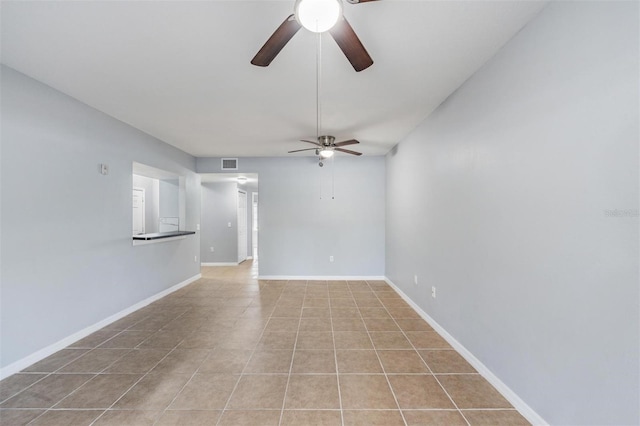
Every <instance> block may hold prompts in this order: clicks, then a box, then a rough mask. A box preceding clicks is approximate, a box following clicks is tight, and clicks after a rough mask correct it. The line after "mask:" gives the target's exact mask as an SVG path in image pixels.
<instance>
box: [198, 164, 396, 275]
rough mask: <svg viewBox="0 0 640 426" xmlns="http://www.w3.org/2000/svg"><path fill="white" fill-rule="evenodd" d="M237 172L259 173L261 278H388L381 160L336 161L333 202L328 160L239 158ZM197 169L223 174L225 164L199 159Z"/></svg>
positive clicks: (201, 171) (383, 170)
mask: <svg viewBox="0 0 640 426" xmlns="http://www.w3.org/2000/svg"><path fill="white" fill-rule="evenodd" d="M239 168H240V170H239V172H244V173H258V176H259V187H260V189H259V193H260V196H259V201H258V210H259V213H258V221H259V228H260V233H259V243H258V257H259V259H260V266H259V269H260V275H261V276H382V275H384V238H385V237H384V236H385V231H384V203H385V180H384V176H385V164H384V157H360V158H347V157H343V156H338V157H337V158H336V159H335V170H334V171H335V198H334V199H332V198H331V187H332V185H331V182H332V167H331V162H328V164H327V165H326V166H325V167H323V168H320V167H318V163H317V159H314V158H312V157H297V158H296V157H289V158H240V159H239ZM197 171H198V172H199V173H220V172H221V170H220V159H219V158H198V159H197ZM321 196H322V198H321ZM331 255H332V256H334V259H335V261H334V262H333V263H330V262H329V256H331Z"/></svg>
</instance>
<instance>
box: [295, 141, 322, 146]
mask: <svg viewBox="0 0 640 426" xmlns="http://www.w3.org/2000/svg"><path fill="white" fill-rule="evenodd" d="M300 142H309V143H312V144H314V145H318V146H322V144H320V143H318V142H314V141H307V140H304V139H300Z"/></svg>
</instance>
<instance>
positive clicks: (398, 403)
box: [352, 281, 408, 426]
mask: <svg viewBox="0 0 640 426" xmlns="http://www.w3.org/2000/svg"><path fill="white" fill-rule="evenodd" d="M365 283H366V284H367V287H368V288H369V289H370V290H371V292H372V293H373V294H374V295H375V296H376V300H378V302H380V299H378V295H377V294H375V291H373V288H371V286H370V285H369V282H368V281H365ZM352 293H353V292H352ZM354 299H355V297H354ZM380 303H381V304H382V302H380ZM356 307H357V309H358V313H359V314H360V317H361V319H362V322H363V323H364V329H365V330H366V332H367V336H368V337H369V341H370V342H371V346H372V347H373V351H374V353H375V354H376V358H377V359H378V362H379V363H380V368H382V372H383V374H384V378H385V380H386V381H387V386H389V390H390V391H391V395H392V396H393V400H394V401H395V402H396V406H397V407H398V411H399V412H400V416H401V417H402V421H403V422H404V424H405V426H408V423H407V419H406V418H405V417H404V413H403V412H402V407H400V402H399V401H398V397H397V396H396V392H395V391H394V390H393V386H391V381H390V380H389V376H388V375H387V370H386V368H384V364H383V363H382V360H381V359H380V354H378V349H377V348H376V344H375V342H374V341H373V339H372V338H371V332H370V331H369V328H368V327H367V322H366V321H365V320H364V317H363V316H362V312H360V307H359V306H358V302H356Z"/></svg>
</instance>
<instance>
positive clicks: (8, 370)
mask: <svg viewBox="0 0 640 426" xmlns="http://www.w3.org/2000/svg"><path fill="white" fill-rule="evenodd" d="M201 277H202V274H198V275H195V276H193V277H191V278H189V279H187V280H185V281H182V282H181V283H178V284H176V285H174V286H173V287H170V288H168V289H166V290H163V291H161V292H160V293H157V294H155V295H153V296H151V297H148V298H146V299H144V300H143V301H141V302H138V303H136V304H135V305H133V306H130V307H128V308H126V309H124V310H122V311H120V312H118V313H116V314H113V315H111V316H110V317H108V318H105V319H103V320H102V321H99V322H97V323H95V324H93V325H90V326H89V327H87V328H84V329H82V330H80V331H78V332H76V333H73V334H72V335H71V336H68V337H65V338H64V339H62V340H59V341H58V342H56V343H54V344H51V345H49V346H47V347H45V348H42V349H40V350H39V351H37V352H34V353H32V354H31V355H28V356H26V357H24V358H22V359H19V360H18V361H15V362H13V363H11V364H9V365H7V366H6V367H3V368H2V369H0V380H2V379H4V378H6V377H9V376H11V375H13V374H15V373H17V372H19V371H22V370H24V369H25V368H27V367H29V366H30V365H33V364H35V363H36V362H38V361H41V360H43V359H45V358H46V357H48V356H50V355H53V354H54V353H56V352H58V351H59V350H61V349H64V348H66V347H67V346H69V345H70V344H72V343H75V342H77V341H78V340H80V339H82V338H84V337H87V336H88V335H90V334H91V333H94V332H96V331H98V330H100V329H101V328H103V327H106V326H107V325H109V324H111V323H113V322H116V321H117V320H119V319H121V318H124V317H126V316H127V315H129V314H131V313H133V312H135V311H137V310H138V309H141V308H144V307H145V306H147V305H149V304H151V303H153V302H155V301H156V300H158V299H161V298H163V297H165V296H166V295H168V294H171V293H173V292H174V291H177V290H179V289H181V288H182V287H185V286H187V285H189V284H191V283H192V282H194V281H196V280H198V279H200V278H201Z"/></svg>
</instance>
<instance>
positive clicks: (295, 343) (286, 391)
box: [278, 280, 308, 426]
mask: <svg viewBox="0 0 640 426" xmlns="http://www.w3.org/2000/svg"><path fill="white" fill-rule="evenodd" d="M287 283H289V280H287ZM285 288H286V284H285ZM307 288H308V281H305V285H304V297H303V298H302V306H300V317H299V318H298V329H297V330H296V338H295V341H294V342H293V353H292V354H291V363H289V374H288V375H287V384H286V385H285V387H284V396H283V397H282V409H281V410H280V419H279V420H278V425H279V426H281V425H282V418H283V417H284V409H285V407H286V404H287V393H288V392H289V382H290V381H291V372H292V371H293V362H294V360H295V359H296V348H297V346H298V336H299V335H300V324H301V323H302V313H303V312H304V301H305V299H306V298H307ZM283 292H284V289H283Z"/></svg>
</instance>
